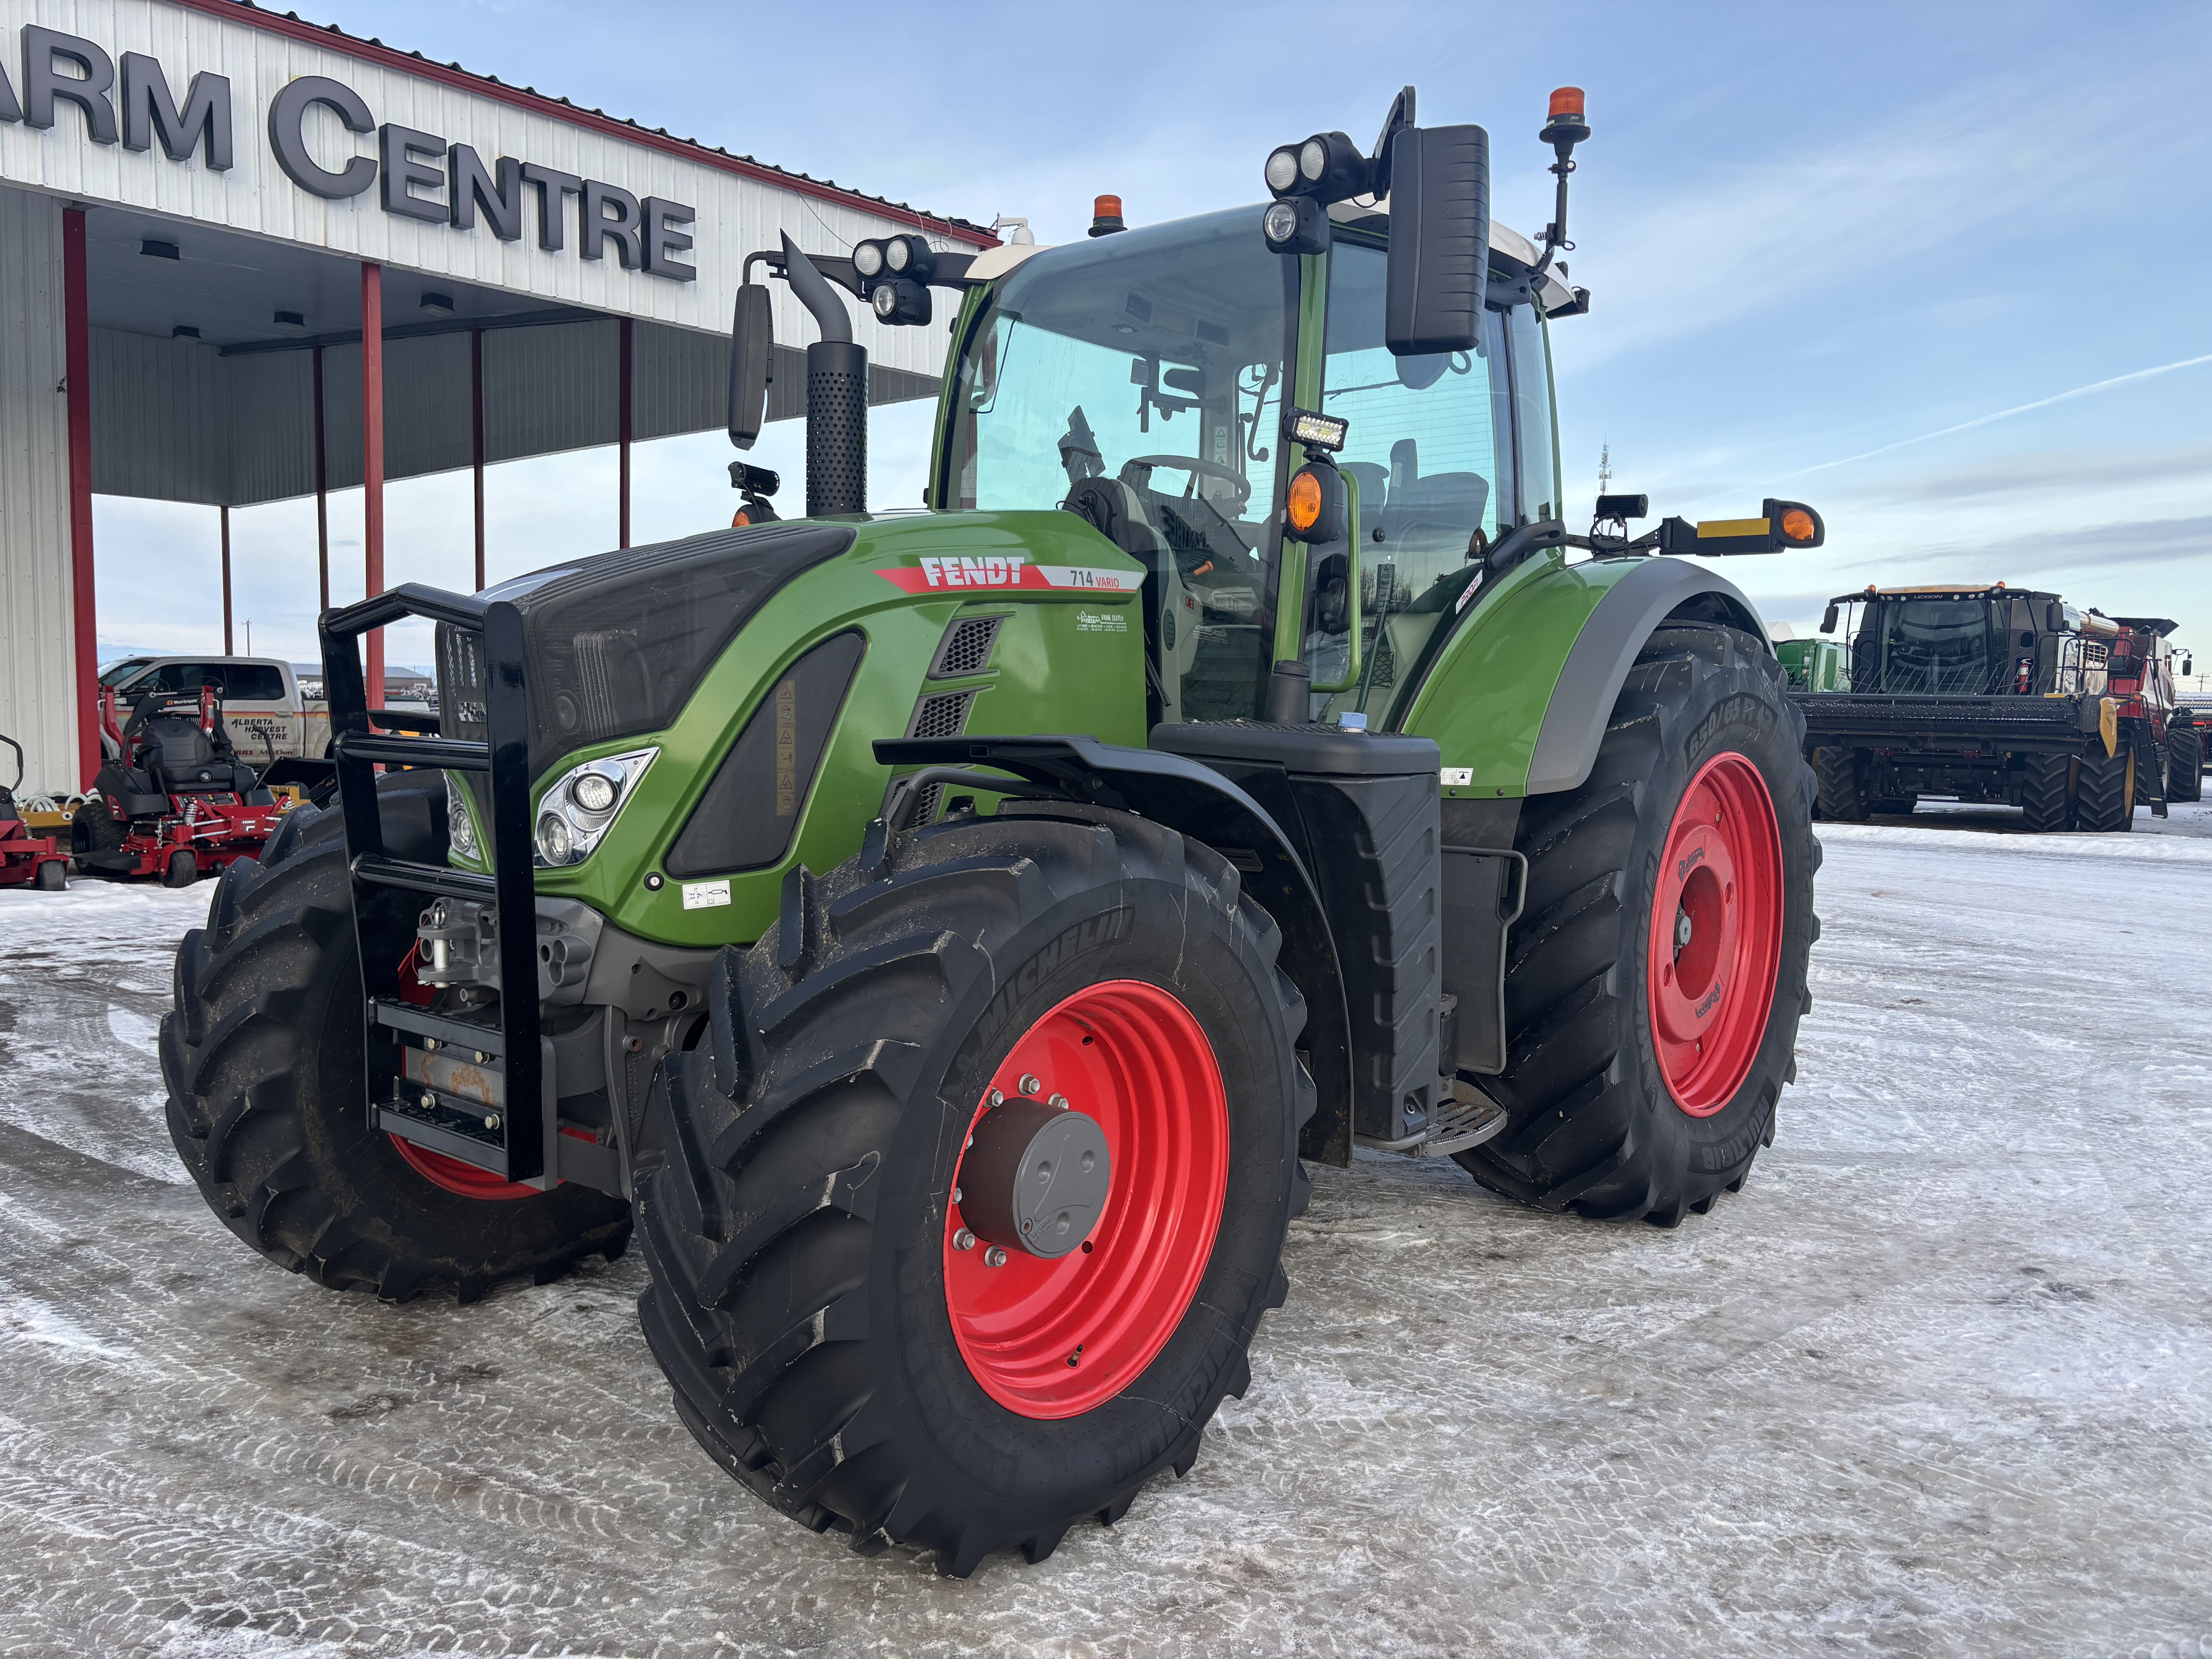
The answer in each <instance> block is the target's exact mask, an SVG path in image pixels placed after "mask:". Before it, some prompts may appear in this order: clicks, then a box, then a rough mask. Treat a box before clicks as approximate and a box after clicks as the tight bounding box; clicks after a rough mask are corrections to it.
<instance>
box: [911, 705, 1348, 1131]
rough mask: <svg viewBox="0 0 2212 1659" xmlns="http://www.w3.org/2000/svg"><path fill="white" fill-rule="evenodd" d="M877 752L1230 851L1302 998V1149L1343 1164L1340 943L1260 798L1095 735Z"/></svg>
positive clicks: (917, 743)
mask: <svg viewBox="0 0 2212 1659" xmlns="http://www.w3.org/2000/svg"><path fill="white" fill-rule="evenodd" d="M875 753H876V759H877V760H878V761H879V762H881V763H883V764H884V765H886V766H975V765H981V766H989V767H993V768H995V769H998V770H1000V771H1002V772H1009V773H1012V775H1014V776H1015V777H1017V778H1020V779H1022V780H1024V781H1026V782H1029V783H1032V784H1036V785H1038V786H1040V787H1042V789H1043V790H1045V791H1046V792H1048V793H1051V794H1054V795H1057V796H1061V797H1064V798H1066V799H1070V800H1078V801H1083V802H1086V803H1088V804H1090V805H1095V806H1103V807H1107V808H1109V809H1112V810H1114V811H1124V812H1134V813H1135V814H1137V815H1138V816H1139V817H1146V818H1150V819H1152V821H1153V822H1154V823H1164V824H1165V825H1167V826H1168V828H1170V829H1174V830H1176V831H1179V832H1180V833H1182V835H1185V836H1189V837H1190V838H1191V839H1192V840H1194V841H1200V842H1205V843H1206V845H1207V846H1208V847H1211V848H1214V849H1215V850H1216V851H1218V852H1219V853H1221V854H1223V855H1224V856H1225V857H1227V858H1229V859H1230V860H1231V862H1232V863H1234V864H1235V865H1236V866H1237V872H1238V874H1239V875H1240V877H1241V878H1243V889H1244V890H1245V891H1246V892H1248V893H1249V894H1250V895H1251V896H1253V897H1254V898H1255V899H1256V900H1258V901H1259V902H1260V903H1261V905H1262V906H1263V907H1265V908H1266V909H1267V914H1268V915H1271V916H1273V918H1274V919H1275V921H1276V924H1277V925H1278V926H1279V927H1281V928H1282V930H1283V953H1282V966H1283V971H1284V972H1285V973H1287V974H1288V975H1290V976H1291V982H1292V983H1294V984H1295V985H1297V987H1298V990H1299V993H1300V994H1302V995H1303V996H1304V998H1305V1000H1306V1026H1305V1031H1304V1035H1303V1036H1302V1037H1301V1038H1300V1039H1299V1046H1300V1048H1302V1049H1303V1050H1304V1053H1305V1054H1306V1059H1307V1064H1308V1066H1310V1069H1311V1070H1312V1073H1313V1080H1314V1088H1315V1091H1316V1097H1317V1098H1316V1106H1315V1110H1314V1115H1313V1117H1312V1119H1311V1121H1309V1122H1308V1123H1307V1125H1306V1127H1305V1132H1304V1138H1303V1139H1301V1141H1300V1143H1299V1147H1298V1151H1299V1155H1300V1156H1301V1157H1304V1158H1310V1159H1312V1160H1314V1161H1315V1162H1316V1163H1321V1164H1337V1165H1340V1166H1341V1165H1345V1164H1350V1163H1351V1161H1352V1036H1351V1032H1352V1024H1351V1019H1350V1018H1349V1015H1348V1014H1347V1012H1346V1007H1345V1001H1344V977H1343V974H1342V972H1341V970H1340V969H1339V967H1338V965H1337V959H1336V943H1335V940H1334V937H1333V935H1332V934H1331V933H1330V931H1329V926H1328V913H1327V912H1326V911H1325V910H1324V909H1323V908H1322V898H1321V893H1320V890H1319V889H1318V888H1316V886H1315V884H1314V879H1313V876H1312V873H1311V872H1310V871H1308V870H1307V868H1306V866H1305V863H1304V860H1302V859H1300V858H1299V857H1298V855H1297V852H1296V851H1295V850H1294V848H1293V847H1292V844H1291V840H1290V837H1289V836H1285V834H1284V833H1283V830H1282V828H1281V826H1280V825H1279V824H1278V823H1276V822H1275V820H1274V819H1273V817H1270V816H1269V815H1268V813H1267V810H1266V809H1265V808H1264V807H1262V806H1261V805H1260V804H1259V802H1257V801H1255V800H1254V799H1252V797H1251V796H1249V795H1248V794H1246V793H1244V791H1243V790H1242V789H1240V788H1238V787H1237V785H1235V784H1234V783H1232V782H1231V781H1229V780H1228V779H1227V778H1225V777H1224V776H1223V775H1221V774H1220V773H1218V772H1217V771H1215V770H1214V769H1212V767H1209V766H1206V765H1202V764H1200V763H1199V762H1197V761H1194V760H1188V759H1186V758H1184V757H1182V756H1181V755H1170V754H1165V753H1163V752H1162V751H1160V750H1155V749H1132V748H1127V747H1125V746H1123V745H1121V744H1109V743H1101V742H1099V741H1098V740H1097V738H1085V737H1007V738H992V737H967V738H879V739H878V741H877V743H876V744H875ZM1255 864H1256V866H1258V867H1257V868H1255V867H1253V866H1255Z"/></svg>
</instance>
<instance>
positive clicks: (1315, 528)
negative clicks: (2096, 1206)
mask: <svg viewBox="0 0 2212 1659" xmlns="http://www.w3.org/2000/svg"><path fill="white" fill-rule="evenodd" d="M1347 516H1348V515H1347V513H1346V500H1345V493H1344V475H1343V474H1342V473H1340V472H1339V471H1337V470H1336V468H1335V466H1334V465H1332V464H1331V463H1330V462H1329V461H1328V459H1325V458H1316V459H1312V460H1310V461H1308V462H1307V463H1306V464H1305V465H1304V466H1302V467H1300V468H1299V469H1298V470H1297V471H1296V472H1293V473H1292V474H1291V488H1290V492H1289V494H1288V495H1286V496H1285V498H1284V501H1283V533H1284V534H1285V536H1288V537H1289V538H1291V540H1292V541H1298V542H1311V543H1316V544H1327V543H1329V542H1340V541H1342V540H1343V539H1344V537H1345V521H1346V518H1347Z"/></svg>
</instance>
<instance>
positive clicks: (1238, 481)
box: [1119, 455, 1252, 519]
mask: <svg viewBox="0 0 2212 1659" xmlns="http://www.w3.org/2000/svg"><path fill="white" fill-rule="evenodd" d="M1140 466H1141V467H1143V468H1145V469H1146V471H1150V470H1151V469H1152V468H1153V467H1156V466H1171V467H1176V468H1178V469H1179V470H1181V471H1185V472H1188V473H1190V474H1192V475H1193V478H1192V483H1194V484H1195V483H1196V482H1197V479H1196V476H1195V475H1197V474H1198V473H1200V472H1205V473H1208V474H1211V475H1212V477H1217V478H1221V479H1224V480H1225V481H1226V482H1228V483H1231V484H1232V485H1234V486H1235V487H1236V490H1237V517H1239V518H1240V519H1241V518H1243V516H1244V504H1245V502H1247V501H1250V500H1251V499H1252V481H1251V480H1250V479H1249V478H1248V477H1245V476H1244V475H1243V473H1241V472H1239V471H1237V469H1236V468H1235V467H1233V466H1224V465H1222V464H1221V463H1220V462H1218V461H1207V460H1201V459H1199V458H1198V457H1197V456H1195V455H1133V456H1131V457H1130V458H1129V459H1127V460H1126V461H1124V462H1122V463H1121V473H1120V474H1119V477H1120V478H1121V482H1122V483H1125V484H1127V485H1128V486H1129V487H1130V488H1131V489H1139V488H1143V487H1144V486H1140V485H1139V484H1138V483H1137V482H1136V480H1135V479H1133V478H1132V477H1130V476H1129V474H1130V472H1131V471H1133V470H1134V469H1135V468H1137V467H1140ZM1183 493H1184V494H1185V495H1188V494H1189V493H1190V492H1189V491H1188V490H1185V491H1184V492H1183Z"/></svg>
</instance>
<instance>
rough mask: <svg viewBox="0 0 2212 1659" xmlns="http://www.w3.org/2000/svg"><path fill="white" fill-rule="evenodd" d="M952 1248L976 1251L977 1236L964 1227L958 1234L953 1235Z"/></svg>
mask: <svg viewBox="0 0 2212 1659" xmlns="http://www.w3.org/2000/svg"><path fill="white" fill-rule="evenodd" d="M952 1248H953V1249H956V1250H972V1249H975V1234H973V1233H971V1232H969V1231H968V1230H967V1229H966V1228H965V1227H963V1228H962V1229H961V1230H960V1231H958V1232H957V1233H955V1234H953V1235H952Z"/></svg>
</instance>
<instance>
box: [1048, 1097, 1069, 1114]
mask: <svg viewBox="0 0 2212 1659" xmlns="http://www.w3.org/2000/svg"><path fill="white" fill-rule="evenodd" d="M1046 1104H1047V1105H1050V1106H1057V1107H1059V1108H1060V1110H1061V1111H1063V1112H1064V1111H1066V1110H1067V1109H1068V1107H1067V1097H1066V1095H1054V1097H1052V1098H1051V1099H1050V1100H1049V1101H1048V1102H1047V1103H1046Z"/></svg>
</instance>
